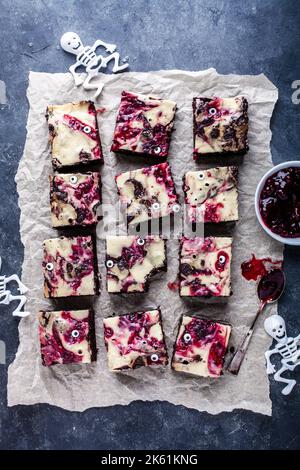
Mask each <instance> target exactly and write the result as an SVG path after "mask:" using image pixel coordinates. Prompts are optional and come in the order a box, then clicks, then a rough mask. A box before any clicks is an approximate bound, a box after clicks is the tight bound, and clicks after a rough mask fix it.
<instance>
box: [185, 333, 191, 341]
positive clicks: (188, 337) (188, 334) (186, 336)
mask: <svg viewBox="0 0 300 470" xmlns="http://www.w3.org/2000/svg"><path fill="white" fill-rule="evenodd" d="M191 339H192V337H191V335H190V333H185V334H184V335H183V341H184V342H185V343H189V342H190V341H191Z"/></svg>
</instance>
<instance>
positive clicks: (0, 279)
mask: <svg viewBox="0 0 300 470" xmlns="http://www.w3.org/2000/svg"><path fill="white" fill-rule="evenodd" d="M4 291H6V287H5V276H0V294H2V293H3V292H4Z"/></svg>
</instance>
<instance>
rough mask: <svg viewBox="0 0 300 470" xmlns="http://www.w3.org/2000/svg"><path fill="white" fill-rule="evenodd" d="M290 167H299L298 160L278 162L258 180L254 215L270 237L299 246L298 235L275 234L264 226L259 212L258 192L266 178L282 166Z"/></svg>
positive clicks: (299, 238) (299, 239)
mask: <svg viewBox="0 0 300 470" xmlns="http://www.w3.org/2000/svg"><path fill="white" fill-rule="evenodd" d="M290 167H297V168H299V167H300V161H299V160H298V161H297V160H296V161H292V162H284V163H280V164H279V165H276V166H274V167H273V168H271V169H270V170H269V171H267V173H266V174H265V175H264V176H263V177H262V179H261V180H260V182H259V183H258V185H257V188H256V192H255V200H254V205H255V212H256V217H257V218H258V221H259V223H260V225H261V226H262V228H263V229H264V230H265V232H267V234H268V235H270V237H272V238H274V240H277V241H278V242H281V243H285V244H286V245H294V246H300V237H296V238H289V237H281V236H280V235H277V234H276V233H274V232H272V230H270V229H269V227H267V226H266V224H265V223H264V221H263V219H262V216H261V214H260V210H259V200H260V193H261V191H262V189H263V187H264V185H265V182H266V180H267V179H268V178H269V176H272V175H274V173H277V171H279V170H282V169H283V168H290Z"/></svg>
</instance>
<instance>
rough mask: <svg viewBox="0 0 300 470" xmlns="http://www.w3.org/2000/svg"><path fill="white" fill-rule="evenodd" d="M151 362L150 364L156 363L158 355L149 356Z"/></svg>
mask: <svg viewBox="0 0 300 470" xmlns="http://www.w3.org/2000/svg"><path fill="white" fill-rule="evenodd" d="M151 361H152V362H157V361H158V355H157V354H151Z"/></svg>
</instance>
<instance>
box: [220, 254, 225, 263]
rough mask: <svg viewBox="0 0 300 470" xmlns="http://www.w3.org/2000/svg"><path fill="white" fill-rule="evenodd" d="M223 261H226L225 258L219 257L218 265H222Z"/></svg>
mask: <svg viewBox="0 0 300 470" xmlns="http://www.w3.org/2000/svg"><path fill="white" fill-rule="evenodd" d="M225 261H226V257H225V256H224V255H220V256H219V263H220V264H224V263H225Z"/></svg>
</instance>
